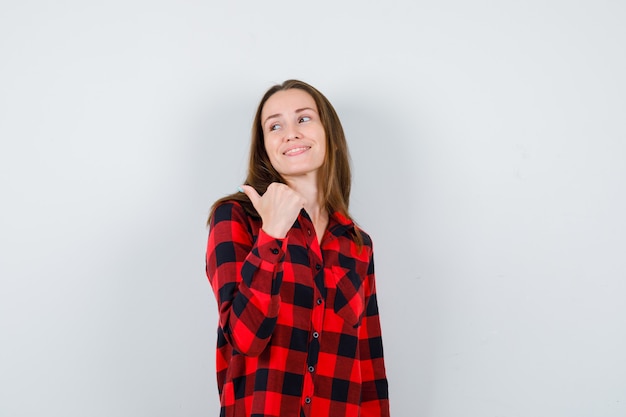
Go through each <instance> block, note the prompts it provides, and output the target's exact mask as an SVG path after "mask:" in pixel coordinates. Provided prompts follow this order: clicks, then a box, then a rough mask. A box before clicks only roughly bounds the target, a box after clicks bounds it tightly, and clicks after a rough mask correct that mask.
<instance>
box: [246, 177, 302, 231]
mask: <svg viewBox="0 0 626 417" xmlns="http://www.w3.org/2000/svg"><path fill="white" fill-rule="evenodd" d="M241 188H242V189H243V192H244V193H245V194H246V195H247V196H248V198H249V199H250V201H251V202H252V205H253V206H254V208H255V209H256V211H257V212H258V213H259V216H261V220H262V222H263V226H262V228H263V231H264V232H265V233H267V234H268V235H270V236H272V237H274V238H277V239H283V238H284V237H285V236H287V232H289V229H291V226H293V223H294V222H295V221H296V219H297V218H298V214H300V210H301V209H302V208H303V207H304V204H305V200H304V197H302V196H301V195H300V194H298V193H297V192H296V191H294V190H293V189H291V188H289V186H288V185H286V184H281V183H278V182H273V183H271V184H270V185H269V187H267V190H266V191H265V194H263V195H262V196H261V195H259V193H257V192H256V190H255V189H254V188H252V187H251V186H249V185H242V186H241Z"/></svg>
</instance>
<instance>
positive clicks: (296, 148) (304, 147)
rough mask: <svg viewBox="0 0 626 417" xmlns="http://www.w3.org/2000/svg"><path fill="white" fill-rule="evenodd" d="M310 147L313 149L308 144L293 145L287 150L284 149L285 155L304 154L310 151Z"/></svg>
mask: <svg viewBox="0 0 626 417" xmlns="http://www.w3.org/2000/svg"><path fill="white" fill-rule="evenodd" d="M309 149H311V147H310V146H308V145H298V146H292V147H290V148H288V149H286V150H285V151H283V155H285V156H297V155H301V154H303V153H304V152H306V151H308V150H309Z"/></svg>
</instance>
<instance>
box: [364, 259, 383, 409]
mask: <svg viewBox="0 0 626 417" xmlns="http://www.w3.org/2000/svg"><path fill="white" fill-rule="evenodd" d="M366 282H367V287H366V288H365V290H366V291H367V292H366V294H365V313H364V315H363V319H362V321H361V326H360V331H359V353H360V365H361V378H362V387H361V416H363V417H389V396H388V385H387V376H386V373H385V361H384V358H383V344H382V338H381V329H380V318H379V316H378V302H377V300H376V284H375V280H374V260H373V256H371V257H370V263H369V268H368V276H367V281H366Z"/></svg>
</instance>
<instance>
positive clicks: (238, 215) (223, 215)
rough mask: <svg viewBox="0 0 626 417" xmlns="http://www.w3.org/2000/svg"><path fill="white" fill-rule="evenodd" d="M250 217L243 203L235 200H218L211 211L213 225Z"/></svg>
mask: <svg viewBox="0 0 626 417" xmlns="http://www.w3.org/2000/svg"><path fill="white" fill-rule="evenodd" d="M246 217H248V216H247V215H246V211H245V210H244V208H243V206H242V204H241V203H240V202H239V201H235V200H222V201H218V202H217V203H216V204H215V206H214V207H213V212H212V213H211V226H215V225H216V224H218V223H221V222H225V221H241V220H244V219H246Z"/></svg>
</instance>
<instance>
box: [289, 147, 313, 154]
mask: <svg viewBox="0 0 626 417" xmlns="http://www.w3.org/2000/svg"><path fill="white" fill-rule="evenodd" d="M307 149H309V148H308V147H302V148H294V149H289V150H288V151H287V152H285V155H289V154H292V153H296V152H301V151H306V150H307Z"/></svg>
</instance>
